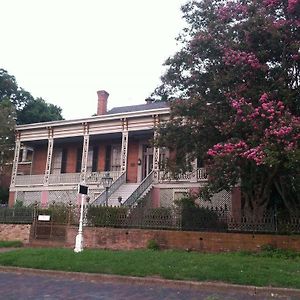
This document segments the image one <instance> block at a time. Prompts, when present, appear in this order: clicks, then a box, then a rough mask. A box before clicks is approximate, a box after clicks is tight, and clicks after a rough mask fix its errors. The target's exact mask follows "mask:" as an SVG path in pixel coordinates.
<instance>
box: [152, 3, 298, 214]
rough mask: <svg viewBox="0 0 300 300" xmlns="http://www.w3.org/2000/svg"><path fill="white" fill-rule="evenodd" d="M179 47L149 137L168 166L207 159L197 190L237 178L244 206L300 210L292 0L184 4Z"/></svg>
mask: <svg viewBox="0 0 300 300" xmlns="http://www.w3.org/2000/svg"><path fill="white" fill-rule="evenodd" d="M182 12H183V17H184V19H185V20H186V22H187V26H186V28H184V30H183V32H182V34H181V35H180V36H179V37H178V40H179V42H181V43H182V49H181V50H180V51H179V52H177V53H176V54H175V55H174V56H173V57H171V58H169V59H168V60H167V61H166V63H165V65H166V73H165V75H164V76H163V77H162V84H161V86H159V87H158V88H157V89H156V90H155V92H154V94H153V96H154V97H156V98H157V99H162V100H169V101H170V103H171V108H172V109H171V118H170V121H169V122H167V123H165V124H162V125H161V126H160V128H159V133H160V134H159V135H158V138H157V140H156V143H157V144H158V145H161V146H167V147H169V148H170V149H171V150H175V151H176V153H177V156H176V158H175V159H174V160H176V161H174V160H171V159H170V161H169V167H170V168H171V169H172V168H173V170H174V171H175V172H176V171H177V172H178V171H185V170H186V169H187V168H189V165H188V164H187V163H186V162H187V161H188V162H189V161H191V160H192V159H194V158H198V159H201V160H203V161H204V162H205V165H206V167H207V168H208V171H209V184H208V187H207V188H206V189H205V190H204V191H203V195H202V196H204V194H205V195H208V196H209V195H211V193H213V192H218V191H220V190H223V189H225V190H230V189H232V187H233V186H235V185H236V184H240V185H241V190H242V195H243V203H244V209H245V211H247V212H248V213H251V214H253V215H255V216H258V217H259V216H260V215H261V214H262V213H263V211H264V210H265V209H266V208H268V207H271V206H272V205H274V202H275V200H276V202H277V204H276V205H278V206H279V207H280V206H281V208H284V209H285V210H288V211H290V212H294V211H295V210H296V209H298V210H299V209H300V199H299V197H300V183H299V180H300V179H299V177H300V176H299V173H300V162H299V160H300V153H299V138H300V118H299V112H300V0H285V1H281V0H257V1H248V0H236V1H220V0H202V1H189V2H188V3H187V4H185V5H184V6H183V7H182Z"/></svg>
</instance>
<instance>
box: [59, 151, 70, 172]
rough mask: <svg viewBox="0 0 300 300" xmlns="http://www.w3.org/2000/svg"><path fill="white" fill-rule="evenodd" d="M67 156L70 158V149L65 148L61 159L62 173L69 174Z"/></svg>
mask: <svg viewBox="0 0 300 300" xmlns="http://www.w3.org/2000/svg"><path fill="white" fill-rule="evenodd" d="M67 156H68V149H66V148H63V149H62V158H61V169H60V172H61V173H66V172H67Z"/></svg>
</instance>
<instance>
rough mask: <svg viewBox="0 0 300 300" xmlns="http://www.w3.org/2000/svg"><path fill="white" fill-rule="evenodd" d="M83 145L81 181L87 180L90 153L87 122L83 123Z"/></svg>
mask: <svg viewBox="0 0 300 300" xmlns="http://www.w3.org/2000/svg"><path fill="white" fill-rule="evenodd" d="M83 134H84V135H83V146H82V159H81V172H80V182H85V179H86V172H87V162H88V154H89V142H90V136H89V125H88V124H87V123H84V124H83Z"/></svg>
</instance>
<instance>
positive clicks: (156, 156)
mask: <svg viewBox="0 0 300 300" xmlns="http://www.w3.org/2000/svg"><path fill="white" fill-rule="evenodd" d="M159 121H160V120H159V116H158V115H154V116H153V123H154V140H155V139H156V137H157V136H158V132H157V126H158V125H159ZM159 150H160V149H159V147H154V148H153V181H154V182H158V180H159V157H160V155H159V154H160V153H159V152H160V151H159Z"/></svg>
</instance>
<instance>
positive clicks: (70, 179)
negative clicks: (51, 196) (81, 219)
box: [15, 171, 121, 186]
mask: <svg viewBox="0 0 300 300" xmlns="http://www.w3.org/2000/svg"><path fill="white" fill-rule="evenodd" d="M105 173H106V172H89V173H87V175H86V183H87V184H93V183H98V184H99V183H100V184H101V179H102V177H103V176H104V174H105ZM109 174H110V176H111V177H112V178H113V181H116V180H117V179H118V178H119V177H120V175H121V172H120V171H111V172H110V173H109ZM43 182H44V175H17V177H16V181H15V185H16V186H28V185H42V184H43ZM79 182H80V173H64V174H50V176H49V184H50V185H60V184H78V183H79Z"/></svg>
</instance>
